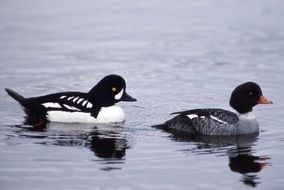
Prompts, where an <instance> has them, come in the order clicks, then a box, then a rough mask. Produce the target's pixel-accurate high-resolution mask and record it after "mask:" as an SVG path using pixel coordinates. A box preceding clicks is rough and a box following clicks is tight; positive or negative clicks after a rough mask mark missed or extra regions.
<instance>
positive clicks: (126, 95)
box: [120, 92, 137, 102]
mask: <svg viewBox="0 0 284 190" xmlns="http://www.w3.org/2000/svg"><path fill="white" fill-rule="evenodd" d="M120 101H125V102H135V101H137V100H136V99H135V98H132V97H131V96H130V95H128V94H127V93H126V92H124V93H123V95H122V97H121V99H120Z"/></svg>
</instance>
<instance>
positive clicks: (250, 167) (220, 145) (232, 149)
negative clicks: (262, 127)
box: [166, 131, 270, 187]
mask: <svg viewBox="0 0 284 190" xmlns="http://www.w3.org/2000/svg"><path fill="white" fill-rule="evenodd" d="M166 132H168V133H170V138H171V139H173V140H175V141H183V142H193V143H194V144H195V145H196V146H195V147H194V148H193V149H190V151H192V152H193V153H196V154H201V155H202V154H208V153H209V154H212V153H216V154H223V153H225V155H227V156H228V158H229V164H228V165H229V167H230V169H231V171H233V172H237V173H240V174H242V177H241V179H240V181H242V182H243V183H244V184H245V185H248V186H252V187H255V186H257V185H258V184H259V183H260V181H261V179H260V178H259V177H258V173H259V172H260V171H261V170H262V169H263V168H265V167H266V166H268V165H270V163H269V162H268V160H269V159H270V158H269V157H268V156H256V155H254V154H255V152H254V150H253V147H254V145H255V144H256V142H257V139H258V134H251V135H243V136H205V135H184V134H181V133H176V132H173V131H166Z"/></svg>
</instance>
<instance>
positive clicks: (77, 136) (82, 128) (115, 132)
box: [14, 123, 129, 170]
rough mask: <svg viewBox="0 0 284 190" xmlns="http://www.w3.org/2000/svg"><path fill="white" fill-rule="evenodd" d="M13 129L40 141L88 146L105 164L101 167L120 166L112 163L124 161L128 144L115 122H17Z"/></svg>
mask: <svg viewBox="0 0 284 190" xmlns="http://www.w3.org/2000/svg"><path fill="white" fill-rule="evenodd" d="M14 129H15V132H16V133H17V134H18V135H19V136H20V137H25V138H34V139H41V140H42V141H41V142H37V143H40V144H52V145H57V146H84V147H88V148H89V149H90V150H91V151H92V152H94V155H95V156H96V158H101V160H95V161H98V162H100V163H102V164H107V167H103V168H102V170H111V169H121V167H117V166H114V164H117V165H119V164H120V165H121V164H122V163H124V159H125V156H126V150H127V149H128V148H129V146H128V141H127V140H126V137H125V135H123V133H122V132H123V128H122V127H121V126H117V125H107V124H100V125H96V126H93V125H88V124H66V123H48V124H47V125H45V126H44V127H41V128H38V127H32V126H30V125H19V126H17V128H14ZM110 164H112V166H113V167H112V166H110Z"/></svg>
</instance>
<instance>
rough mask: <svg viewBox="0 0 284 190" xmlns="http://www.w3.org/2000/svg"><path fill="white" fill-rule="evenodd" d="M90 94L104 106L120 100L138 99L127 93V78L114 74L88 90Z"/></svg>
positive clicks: (131, 100)
mask: <svg viewBox="0 0 284 190" xmlns="http://www.w3.org/2000/svg"><path fill="white" fill-rule="evenodd" d="M88 95H89V97H90V98H91V99H94V100H95V101H96V102H99V103H100V104H101V106H102V107H108V106H112V105H114V104H115V103H117V102H120V101H126V102H133V101H137V100H136V99H135V98H132V97H131V96H130V95H128V94H127V93H126V83H125V80H124V79H123V78H122V77H121V76H119V75H114V74H113V75H108V76H105V77H104V78H103V79H101V80H100V81H99V82H98V84H97V85H96V86H95V87H94V88H92V89H91V90H90V91H89V92H88Z"/></svg>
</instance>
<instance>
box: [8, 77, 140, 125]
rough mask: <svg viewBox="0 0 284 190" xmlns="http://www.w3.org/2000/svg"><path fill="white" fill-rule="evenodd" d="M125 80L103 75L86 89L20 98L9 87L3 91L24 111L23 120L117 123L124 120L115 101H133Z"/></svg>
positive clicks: (29, 121) (123, 115)
mask: <svg viewBox="0 0 284 190" xmlns="http://www.w3.org/2000/svg"><path fill="white" fill-rule="evenodd" d="M125 89H126V84H125V81H124V79H123V78H122V77H120V76H118V75H108V76H106V77H104V78H103V79H102V80H101V81H100V82H99V83H98V84H97V85H96V86H95V87H94V88H92V89H91V90H90V91H89V92H87V93H84V92H75V91H72V92H59V93H53V94H48V95H44V96H38V97H31V98H24V97H23V96H21V95H20V94H18V93H16V92H15V91H13V90H11V89H7V88H6V89H5V90H6V91H7V93H8V94H9V95H10V96H11V97H12V98H14V99H15V100H17V101H18V102H19V103H20V104H21V106H22V107H23V109H24V111H25V113H26V116H27V117H26V123H28V124H38V123H42V122H43V123H45V122H47V121H55V122H69V123H117V122H123V121H124V120H125V113H124V111H123V110H122V108H120V107H119V106H114V104H115V103H117V102H119V101H136V99H134V98H132V97H131V96H129V95H128V94H127V93H126V91H125Z"/></svg>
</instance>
